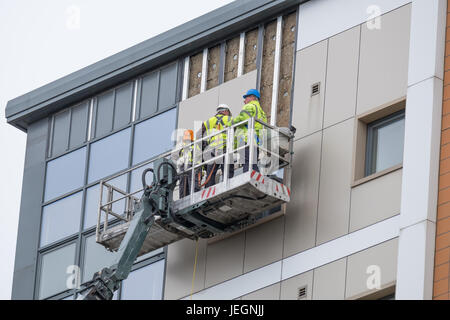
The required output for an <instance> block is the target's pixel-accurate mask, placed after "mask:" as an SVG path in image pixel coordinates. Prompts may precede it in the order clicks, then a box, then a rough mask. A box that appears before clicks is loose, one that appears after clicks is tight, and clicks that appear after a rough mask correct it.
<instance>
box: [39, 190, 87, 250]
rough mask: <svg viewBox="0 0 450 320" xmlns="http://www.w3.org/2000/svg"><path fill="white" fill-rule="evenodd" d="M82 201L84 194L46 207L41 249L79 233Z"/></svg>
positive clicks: (77, 194) (79, 193)
mask: <svg viewBox="0 0 450 320" xmlns="http://www.w3.org/2000/svg"><path fill="white" fill-rule="evenodd" d="M82 199H83V192H78V193H76V194H74V195H71V196H69V197H67V198H64V199H61V200H58V201H56V202H53V203H52V204H49V205H47V206H45V207H44V209H43V212H42V227H41V247H43V246H45V245H47V244H50V243H52V242H55V241H57V240H61V239H62V238H65V237H67V236H70V235H71V234H74V233H77V232H78V230H79V229H80V217H81V203H82Z"/></svg>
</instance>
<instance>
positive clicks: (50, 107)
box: [5, 0, 309, 131]
mask: <svg viewBox="0 0 450 320" xmlns="http://www.w3.org/2000/svg"><path fill="white" fill-rule="evenodd" d="M306 1H309V0H238V1H235V2H232V3H230V4H228V5H226V6H223V7H221V8H219V9H216V10H214V11H211V12H209V13H207V14H205V15H203V16H201V17H199V18H196V19H194V20H191V21H189V22H187V23H185V24H183V25H180V26H178V27H176V28H173V29H171V30H169V31H167V32H164V33H162V34H160V35H158V36H156V37H154V38H151V39H149V40H146V41H144V42H142V43H140V44H137V45H135V46H133V47H131V48H129V49H126V50H124V51H122V52H119V53H117V54H115V55H113V56H111V57H108V58H106V59H103V60H101V61H99V62H96V63H94V64H92V65H90V66H88V67H85V68H83V69H81V70H79V71H76V72H74V73H71V74H69V75H67V76H65V77H63V78H61V79H59V80H56V81H53V82H51V83H49V84H47V85H44V86H42V87H40V88H38V89H36V90H33V91H31V92H29V93H27V94H24V95H22V96H20V97H17V98H15V99H13V100H11V101H9V102H8V104H7V106H6V110H5V114H6V118H7V121H8V123H10V124H12V125H14V126H16V127H17V128H19V129H21V130H24V131H26V129H27V127H28V124H29V123H32V122H34V121H36V120H38V119H40V118H42V117H45V116H47V115H48V114H50V113H53V112H55V111H58V110H60V109H61V108H64V107H66V106H68V105H70V104H74V103H77V102H79V101H81V100H83V99H86V98H88V97H90V96H93V95H95V94H96V93H99V92H101V91H103V90H106V89H108V88H109V87H111V86H114V85H117V84H119V83H121V82H123V81H126V80H129V79H131V78H133V77H136V76H138V75H139V74H142V73H144V72H146V71H149V70H151V69H152V68H155V67H158V66H160V65H161V64H164V63H168V62H171V61H173V60H175V59H177V58H180V57H182V56H183V55H188V54H192V53H195V51H196V50H200V49H202V48H203V47H204V46H207V45H208V44H210V43H212V42H214V41H217V40H218V39H221V38H224V37H227V36H230V35H233V34H235V33H237V32H239V31H241V30H243V29H246V28H249V27H251V26H254V25H255V24H257V23H260V22H262V21H264V20H265V19H268V18H271V17H273V16H275V15H276V14H278V13H281V12H283V11H285V10H288V9H290V8H293V7H294V6H296V5H299V4H301V3H303V2H306Z"/></svg>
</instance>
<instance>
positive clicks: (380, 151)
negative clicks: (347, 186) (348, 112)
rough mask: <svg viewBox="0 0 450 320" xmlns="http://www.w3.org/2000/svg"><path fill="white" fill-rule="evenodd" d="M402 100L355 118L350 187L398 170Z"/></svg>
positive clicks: (402, 136)
mask: <svg viewBox="0 0 450 320" xmlns="http://www.w3.org/2000/svg"><path fill="white" fill-rule="evenodd" d="M405 107H406V99H405V97H403V98H400V99H397V100H395V101H392V102H389V103H387V104H385V105H382V106H380V107H377V108H374V109H372V110H370V111H368V112H366V113H364V114H361V115H359V116H357V117H356V123H355V124H356V126H355V130H356V132H355V135H356V136H355V140H354V141H355V142H354V145H353V155H354V157H353V177H352V187H355V186H357V185H359V184H361V183H365V182H367V181H369V180H372V179H375V178H377V177H379V176H381V175H385V174H388V173H389V172H392V171H394V170H398V169H400V168H401V167H402V163H403V145H404V143H403V142H404V134H405Z"/></svg>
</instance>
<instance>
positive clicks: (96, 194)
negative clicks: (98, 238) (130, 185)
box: [84, 175, 127, 229]
mask: <svg viewBox="0 0 450 320" xmlns="http://www.w3.org/2000/svg"><path fill="white" fill-rule="evenodd" d="M108 183H109V184H111V185H113V186H115V187H117V188H119V189H121V190H123V191H126V189H127V175H121V176H119V177H117V178H114V179H112V180H111V181H108ZM103 192H104V193H103V203H105V202H106V200H107V198H106V196H107V193H106V188H105V189H104V190H103ZM121 197H122V195H120V194H119V193H116V192H115V193H114V199H113V200H115V199H118V198H121ZM99 198H100V184H96V185H94V186H92V187H90V188H89V189H87V192H86V205H85V208H84V229H88V228H91V227H94V226H97V219H98V207H99ZM112 209H113V211H114V212H115V213H118V214H121V213H123V212H124V210H125V200H121V201H118V202H115V203H114V204H113V207H112ZM104 217H105V215H102V220H101V221H102V222H103V221H104Z"/></svg>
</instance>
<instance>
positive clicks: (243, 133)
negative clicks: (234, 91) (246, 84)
mask: <svg viewBox="0 0 450 320" xmlns="http://www.w3.org/2000/svg"><path fill="white" fill-rule="evenodd" d="M243 98H244V106H243V107H242V111H241V113H240V114H239V115H238V116H237V117H236V118H233V124H236V123H239V122H242V121H244V120H247V119H249V118H253V117H254V118H255V119H258V120H260V121H263V122H267V116H266V113H265V112H264V110H263V109H262V108H261V105H260V103H259V100H260V99H261V94H260V93H259V91H258V90H256V89H250V90H248V91H247V93H246V94H245V95H244V96H243ZM262 129H263V125H262V124H260V123H259V122H256V121H255V143H256V146H258V145H260V143H261V141H260V137H261V133H262ZM235 135H236V141H237V147H241V146H244V145H245V144H247V137H248V123H245V124H243V125H240V126H239V127H238V128H237V129H236V133H235ZM244 150H245V151H244V152H243V154H242V152H241V153H240V156H241V157H240V159H242V155H243V158H245V162H244V169H243V172H247V171H248V169H249V162H250V146H249V145H247V147H245V148H244ZM258 157H259V149H258V148H256V154H255V157H254V163H253V164H252V165H253V169H254V170H256V171H259V169H258V165H257V163H258ZM241 161H242V160H241Z"/></svg>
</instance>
